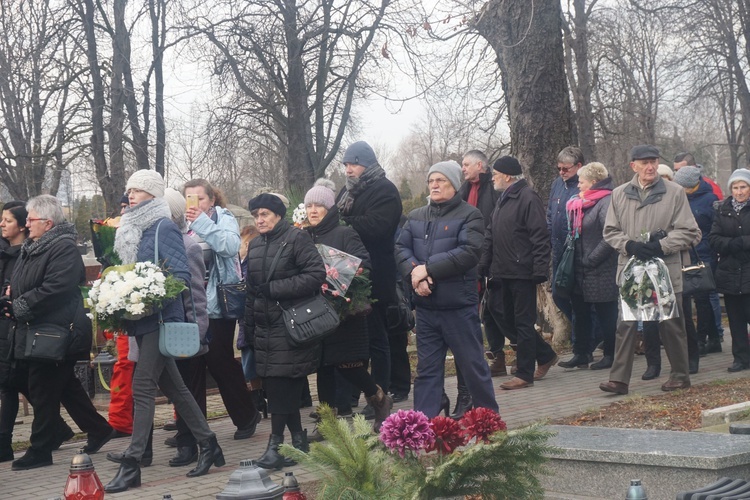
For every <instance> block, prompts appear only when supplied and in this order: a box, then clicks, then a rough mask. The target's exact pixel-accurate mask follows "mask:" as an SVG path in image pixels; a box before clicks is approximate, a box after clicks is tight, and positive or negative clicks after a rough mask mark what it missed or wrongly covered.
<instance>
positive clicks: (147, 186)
mask: <svg viewBox="0 0 750 500" xmlns="http://www.w3.org/2000/svg"><path fill="white" fill-rule="evenodd" d="M128 189H140V190H141V191H145V192H147V193H148V194H150V195H152V196H154V197H155V198H162V197H164V178H162V176H161V174H159V172H157V171H155V170H136V172H135V173H134V174H133V175H131V176H130V179H128V183H127V184H126V185H125V190H126V191H127V190H128Z"/></svg>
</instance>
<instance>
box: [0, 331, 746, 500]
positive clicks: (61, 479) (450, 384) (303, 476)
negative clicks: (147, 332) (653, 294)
mask: <svg viewBox="0 0 750 500" xmlns="http://www.w3.org/2000/svg"><path fill="white" fill-rule="evenodd" d="M726 337H727V340H725V342H724V344H723V347H724V352H723V353H721V354H711V355H709V356H707V357H704V358H701V367H700V372H699V373H698V374H697V375H694V376H693V377H692V381H693V384H700V383H704V382H711V381H716V380H722V379H731V378H738V377H744V376H747V375H748V374H750V372H740V373H735V374H730V373H728V372H727V371H726V368H727V367H728V366H729V365H730V364H731V359H732V356H731V352H730V349H731V347H730V344H729V338H728V337H729V335H728V332H727V335H726ZM597 354H599V353H597ZM662 366H663V370H662V376H661V377H659V378H658V379H656V380H651V381H648V382H644V381H642V380H641V379H640V375H641V374H642V373H643V371H644V370H645V367H646V362H645V359H644V357H643V356H636V359H635V368H634V371H633V374H634V375H633V380H632V384H631V386H630V387H631V389H630V390H631V395H651V394H658V393H660V392H661V391H660V390H659V389H660V386H661V384H662V383H663V382H665V381H666V380H667V376H668V375H667V374H668V368H669V363H668V360H667V358H666V355H665V354H664V353H663V352H662ZM606 379H607V373H606V371H605V372H601V371H589V370H563V369H561V368H559V367H554V368H552V369H551V370H550V372H549V374H548V375H547V377H546V378H545V379H544V380H542V381H539V382H537V383H536V384H535V385H534V387H532V388H529V389H523V390H519V391H511V392H508V391H502V390H500V389H499V388H498V386H499V385H500V383H502V382H503V381H504V380H506V378H505V377H497V378H495V379H494V382H495V387H496V395H497V399H498V403H499V404H500V413H501V415H502V417H503V419H504V420H505V421H506V422H507V423H508V426H509V427H511V428H513V427H519V426H522V425H524V424H528V423H531V422H534V421H537V420H543V419H547V418H558V417H564V416H568V415H572V414H575V413H577V412H579V411H582V410H587V409H592V408H598V407H601V406H605V405H608V404H609V403H611V402H613V401H617V400H619V399H620V398H621V397H620V396H614V395H609V394H605V393H603V392H601V391H600V390H599V388H598V384H599V383H600V382H602V381H605V380H606ZM311 380H312V379H311ZM314 385H315V384H314V382H313V383H312V384H311V386H312V387H314ZM446 392H447V393H448V395H449V396H450V398H451V401H452V402H453V400H454V397H455V394H456V379H455V377H451V378H449V379H447V380H446ZM627 397H630V396H627ZM410 407H411V401H410V400H409V401H405V402H403V403H400V404H398V405H396V408H399V409H408V408H410ZM222 409H223V407H222V403H221V399H220V397H219V396H209V412H212V411H216V412H218V411H221V410H222ZM170 412H171V406H169V405H159V406H157V414H156V420H157V424H161V423H163V422H164V421H165V420H167V419H168V418H169V417H170ZM308 414H309V409H305V410H303V414H302V415H303V424H304V425H305V427H307V428H308V429H309V430H312V428H313V426H314V424H313V422H312V419H310V418H309V417H308ZM19 419H20V420H22V422H23V423H21V424H19V425H17V426H16V435H15V439H16V440H25V439H27V437H28V432H29V428H30V425H31V416H19ZM210 424H211V428H212V429H213V430H214V431H215V432H216V434H217V436H218V438H219V443H220V444H221V446H222V448H223V449H224V455H225V456H226V459H227V465H226V466H225V467H222V468H219V469H211V472H210V473H209V474H208V475H206V476H203V477H199V478H194V479H187V478H186V477H185V473H186V472H187V471H188V470H189V468H187V467H180V468H172V467H169V466H168V465H167V461H168V460H169V458H171V457H172V455H173V454H174V450H173V449H172V448H167V447H165V446H163V445H162V443H163V441H164V439H165V438H166V437H168V436H170V435H171V433H169V432H165V431H163V430H161V429H157V430H156V432H155V434H154V465H153V466H151V467H148V468H144V469H142V481H143V486H142V487H141V488H135V489H133V490H130V491H127V492H123V493H119V494H115V495H107V498H113V499H115V498H116V499H155V500H159V499H161V498H162V496H163V495H164V494H166V493H170V494H171V495H172V498H173V499H174V500H183V499H188V498H190V499H197V498H200V499H209V498H215V497H216V495H217V494H218V493H219V492H221V491H222V490H223V489H224V487H225V486H226V484H227V480H228V478H229V475H230V474H231V473H232V472H233V471H234V470H235V469H236V468H237V467H238V465H239V462H240V460H242V459H255V458H258V457H260V455H261V454H262V453H263V451H264V450H265V447H266V444H267V440H268V436H269V434H270V426H271V421H270V419H266V420H263V421H262V422H261V423H260V424H259V425H258V432H257V434H256V435H255V436H253V437H252V438H250V439H246V440H242V441H235V440H233V439H232V434H233V433H234V431H235V427H234V426H233V425H232V422H231V421H230V420H229V418H226V417H224V418H219V419H215V420H212V421H211V422H210ZM128 442H129V441H128V438H124V439H117V440H113V441H110V442H109V443H108V444H107V445H106V446H104V448H103V449H102V450H101V451H100V452H99V453H98V454H96V455H93V456H92V458H93V460H94V464H95V466H96V471H97V473H98V475H99V477H100V478H101V480H102V482H103V483H105V484H106V483H107V482H108V481H109V480H110V479H111V478H112V477H113V476H114V474H115V472H116V470H117V465H116V464H114V463H111V462H109V461H107V460H106V459H105V455H106V453H107V452H110V451H121V450H124V449H125V447H126V446H127V444H128ZM80 446H81V443H66V444H65V445H63V446H62V447H61V448H60V450H59V451H57V452H55V453H54V461H55V464H54V465H53V466H50V467H44V468H41V469H36V470H30V471H17V472H13V471H11V470H10V462H4V463H0V499H8V498H13V499H19V500H26V499H28V500H31V499H35V500H36V499H49V498H55V497H57V496H60V495H62V491H63V488H64V486H65V482H66V479H67V474H68V466H69V465H70V459H71V458H72V456H73V455H74V454H75V452H76V450H77V449H78V448H79V447H80ZM20 455H21V454H20V453H19V454H17V457H18V456H20ZM286 470H292V471H293V472H294V473H295V476H297V477H298V480H299V481H300V482H305V481H309V480H312V479H314V476H313V475H312V474H311V473H310V472H307V471H305V470H304V468H302V467H300V466H296V467H293V468H290V469H284V470H282V471H281V472H274V473H273V474H271V477H272V478H273V479H274V481H276V482H277V483H279V484H280V483H281V479H282V477H283V473H284V472H285V471H286Z"/></svg>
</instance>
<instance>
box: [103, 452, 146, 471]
mask: <svg viewBox="0 0 750 500" xmlns="http://www.w3.org/2000/svg"><path fill="white" fill-rule="evenodd" d="M123 458H127V457H126V456H125V453H123V452H117V451H110V452H109V453H107V460H109V461H110V462H114V463H116V464H121V463H122V460H123ZM152 463H154V450H146V451H144V452H143V456H142V457H141V462H140V465H141V467H150V466H151V464H152Z"/></svg>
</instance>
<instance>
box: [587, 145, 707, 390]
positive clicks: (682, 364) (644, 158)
mask: <svg viewBox="0 0 750 500" xmlns="http://www.w3.org/2000/svg"><path fill="white" fill-rule="evenodd" d="M630 158H631V162H630V167H631V168H632V169H633V171H634V172H635V175H634V176H633V178H632V179H631V180H630V182H628V183H627V184H623V185H622V186H619V187H617V188H616V189H615V190H614V191H613V192H612V203H611V204H610V206H609V210H608V211H607V218H606V221H605V223H604V240H605V241H606V242H607V243H609V244H610V245H611V246H612V247H613V248H614V249H615V250H617V251H618V252H619V253H620V257H619V259H618V266H617V267H618V269H617V280H618V284H620V282H621V280H622V276H621V274H622V269H623V268H624V267H625V264H626V263H627V262H628V260H629V259H630V257H631V256H633V255H635V256H636V257H637V258H638V259H640V260H644V261H646V260H649V259H652V258H654V257H659V258H661V259H662V260H663V261H664V263H665V264H666V265H667V268H668V270H669V277H670V279H671V280H672V287H673V288H674V292H675V295H676V299H677V308H678V317H676V318H672V319H668V320H664V321H661V322H659V323H658V328H659V335H660V336H661V340H662V343H663V344H664V350H665V351H666V353H667V357H668V358H669V363H670V365H671V367H672V372H671V373H670V376H669V380H668V381H667V382H665V383H664V384H663V385H662V386H661V388H662V390H663V391H674V390H677V389H687V388H689V387H690V375H689V374H688V352H687V335H686V333H685V319H684V317H683V311H682V263H683V262H690V257H689V256H688V255H687V250H688V249H689V248H690V246H691V244H693V243H697V242H698V241H700V236H701V232H700V229H699V228H698V224H697V223H696V222H695V217H693V213H692V212H691V211H690V205H689V204H688V199H687V196H686V195H685V190H684V189H682V187H680V186H679V185H677V184H675V183H674V182H666V181H664V179H662V178H661V177H660V176H659V174H658V173H657V169H658V167H659V150H658V149H657V148H656V147H655V146H651V145H641V146H635V147H634V148H633V149H632V150H631V152H630ZM644 232H648V233H649V234H650V235H652V236H653V235H657V234H661V235H662V237H661V238H654V237H652V238H650V240H649V241H648V242H643V241H641V234H643V233H644ZM664 235H666V236H664ZM683 253H685V255H684V256H683V255H682V254H683ZM683 257H684V258H683ZM637 329H638V322H637V321H623V320H622V311H620V323H619V324H618V326H617V334H616V337H615V359H614V363H613V364H612V369H611V371H610V374H609V381H608V382H604V383H602V384H600V385H599V388H600V389H601V390H603V391H604V392H611V393H615V394H627V393H628V384H629V383H630V375H631V372H632V370H633V354H634V349H635V342H636V331H637Z"/></svg>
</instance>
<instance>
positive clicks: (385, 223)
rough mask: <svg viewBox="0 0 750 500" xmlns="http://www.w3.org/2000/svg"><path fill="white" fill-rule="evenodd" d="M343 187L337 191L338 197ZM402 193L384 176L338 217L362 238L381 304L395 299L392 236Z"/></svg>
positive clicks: (343, 190) (399, 212) (394, 262)
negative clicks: (346, 211)
mask: <svg viewBox="0 0 750 500" xmlns="http://www.w3.org/2000/svg"><path fill="white" fill-rule="evenodd" d="M345 191H346V190H345V189H342V190H341V192H340V193H339V195H338V197H337V198H336V201H337V202H338V200H339V199H340V198H341V196H342V195H343V193H344V192H345ZM402 210H403V207H402V206H401V195H399V194H398V189H396V186H394V185H393V183H392V182H391V181H389V180H388V179H386V178H385V177H383V178H382V179H379V180H377V181H375V182H374V183H373V184H372V185H371V186H369V187H368V188H367V189H366V190H365V191H364V192H362V193H360V194H359V195H358V196H357V197H356V198H355V199H354V204H353V205H352V209H351V212H350V213H348V214H343V213H342V214H341V220H343V221H344V222H346V223H347V224H349V225H350V226H352V227H353V228H354V230H355V231H357V233H359V237H360V238H362V243H364V245H365V248H366V249H367V253H369V254H370V263H371V264H372V297H373V298H374V299H377V300H378V304H379V305H381V306H387V305H388V304H392V303H395V302H396V258H395V256H394V255H393V239H394V235H395V234H396V229H397V228H398V222H399V220H400V219H401V211H402Z"/></svg>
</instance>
